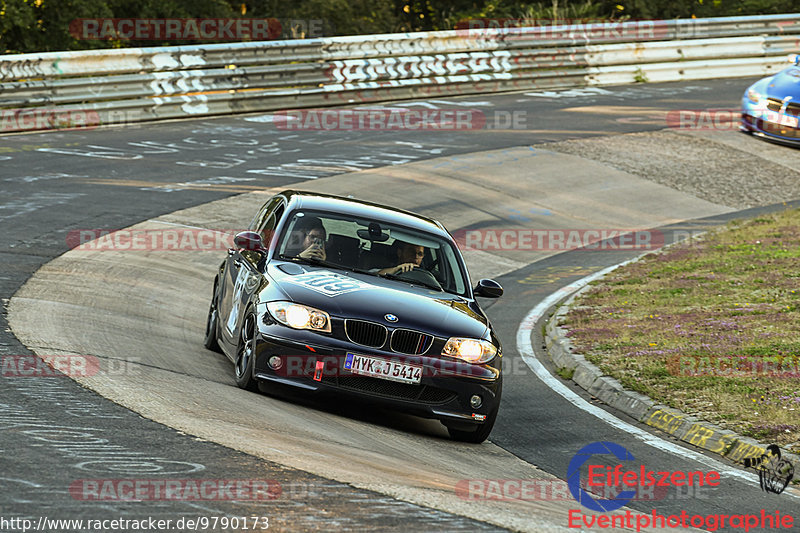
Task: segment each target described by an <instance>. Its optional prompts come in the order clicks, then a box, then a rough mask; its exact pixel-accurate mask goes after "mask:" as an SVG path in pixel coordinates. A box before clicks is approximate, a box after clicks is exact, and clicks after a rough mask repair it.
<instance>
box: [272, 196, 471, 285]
mask: <svg viewBox="0 0 800 533" xmlns="http://www.w3.org/2000/svg"><path fill="white" fill-rule="evenodd" d="M276 253H277V256H278V257H280V258H282V259H293V260H296V261H305V262H309V263H315V264H324V265H328V266H335V267H338V268H345V269H348V270H354V271H356V272H362V273H365V274H370V275H374V276H384V277H387V278H390V279H395V280H397V281H400V282H405V283H410V284H414V285H419V286H424V287H427V288H431V289H437V290H438V289H440V288H441V290H444V291H447V292H450V293H453V294H458V295H461V296H464V295H465V294H466V290H467V282H466V280H465V278H464V274H463V272H464V269H463V268H462V267H461V264H460V261H459V256H458V254H457V253H456V252H455V250H454V249H453V245H452V244H451V243H450V242H448V241H447V240H445V239H442V238H441V237H438V236H436V235H431V234H428V233H423V232H420V231H416V230H413V229H410V228H406V227H403V226H396V225H393V224H389V223H386V222H382V221H377V220H364V219H358V218H354V217H349V216H347V215H341V214H333V213H323V212H316V211H308V210H303V211H297V212H295V213H293V214H292V216H291V218H290V220H289V223H288V224H287V226H286V227H285V228H284V231H283V234H282V235H281V238H280V241H279V243H278V248H277V252H276Z"/></svg>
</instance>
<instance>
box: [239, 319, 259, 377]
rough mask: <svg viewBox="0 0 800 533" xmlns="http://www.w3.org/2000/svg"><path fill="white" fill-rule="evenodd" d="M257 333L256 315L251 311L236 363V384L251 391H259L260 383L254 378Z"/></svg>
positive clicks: (243, 329)
mask: <svg viewBox="0 0 800 533" xmlns="http://www.w3.org/2000/svg"><path fill="white" fill-rule="evenodd" d="M257 333H258V325H257V323H256V315H255V314H254V313H253V312H252V311H251V312H249V313H247V316H246V318H245V319H244V324H242V330H241V336H240V339H239V347H238V348H237V350H236V363H235V364H234V371H235V374H236V375H235V377H236V384H237V385H238V386H239V388H241V389H246V390H250V391H256V390H258V381H256V379H255V378H253V364H254V362H255V356H256V334H257Z"/></svg>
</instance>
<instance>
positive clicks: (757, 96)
mask: <svg viewBox="0 0 800 533" xmlns="http://www.w3.org/2000/svg"><path fill="white" fill-rule="evenodd" d="M747 99H748V100H750V101H751V102H753V103H754V104H757V103H759V102H760V101H761V93H759V92H758V91H756V90H755V89H753V88H752V87H751V88H749V89H747Z"/></svg>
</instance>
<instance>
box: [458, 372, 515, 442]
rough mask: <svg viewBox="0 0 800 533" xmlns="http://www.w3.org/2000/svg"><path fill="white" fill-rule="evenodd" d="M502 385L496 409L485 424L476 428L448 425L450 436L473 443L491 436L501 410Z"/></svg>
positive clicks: (498, 390)
mask: <svg viewBox="0 0 800 533" xmlns="http://www.w3.org/2000/svg"><path fill="white" fill-rule="evenodd" d="M502 387H503V386H502V384H501V385H500V387H499V388H498V389H497V395H496V396H495V405H494V409H492V411H491V412H490V413H489V415H488V416H487V417H486V420H484V421H483V424H480V425H476V427H475V429H471V430H461V429H453V428H449V427H448V428H447V432H448V433H449V434H450V438H451V439H453V440H457V441H461V442H470V443H473V444H480V443H481V442H483V441H485V440H486V439H487V438H489V433H491V432H492V428H493V427H494V422H495V420H497V413H498V412H499V411H500V396H501V394H502V390H503V388H502Z"/></svg>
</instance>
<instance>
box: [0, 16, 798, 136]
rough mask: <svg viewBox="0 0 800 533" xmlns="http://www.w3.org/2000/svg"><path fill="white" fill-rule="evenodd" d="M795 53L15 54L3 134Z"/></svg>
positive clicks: (490, 32) (719, 47) (447, 44)
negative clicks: (38, 116)
mask: <svg viewBox="0 0 800 533" xmlns="http://www.w3.org/2000/svg"><path fill="white" fill-rule="evenodd" d="M797 51H800V14H787V15H767V16H758V17H725V18H713V19H685V20H669V21H626V22H619V23H605V24H585V25H580V24H579V25H569V26H567V25H565V26H540V27H526V28H509V29H463V30H452V31H440V32H426V33H406V34H386V35H370V36H348V37H331V38H322V39H308V40H295V41H266V42H247V43H233V44H212V45H193V46H175V47H161V48H133V49H116V50H92V51H75V52H50V53H41V54H19V55H7V56H0V119H2V122H0V131H5V132H9V131H23V130H30V129H45V128H46V127H54V126H61V127H64V126H81V125H83V124H81V123H80V122H81V120H84V121H85V122H87V125H97V124H117V123H129V122H140V121H148V120H160V119H168V118H180V117H187V116H204V115H217V114H228V113H241V112H253V111H271V110H277V109H290V108H299V107H316V106H331V105H340V104H354V103H369V102H379V101H389V100H398V99H409V98H420V97H428V96H437V97H441V96H447V95H456V94H470V93H484V92H498V91H512V90H530V89H543V88H548V89H549V88H558V87H574V86H583V85H608V84H624V83H634V82H639V81H659V82H660V81H679V80H692V79H704V78H719V77H737V76H748V75H769V74H771V73H774V72H777V71H779V70H780V69H781V68H783V67H784V66H785V65H786V56H787V54H789V53H791V52H797ZM37 113H38V115H41V116H44V117H45V118H42V119H40V120H34V119H32V118H30V117H28V119H27V120H21V118H22V117H25V116H26V114H27V115H31V114H33V115H36V114H37ZM81 114H83V115H81ZM54 116H59V117H61V118H62V119H63V120H62V122H61V123H58V124H53V117H54ZM9 117H10V118H11V119H10V118H9ZM47 117H49V118H47ZM65 117H66V118H65ZM81 117H83V118H81ZM39 126H42V127H41V128H40V127H39Z"/></svg>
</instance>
